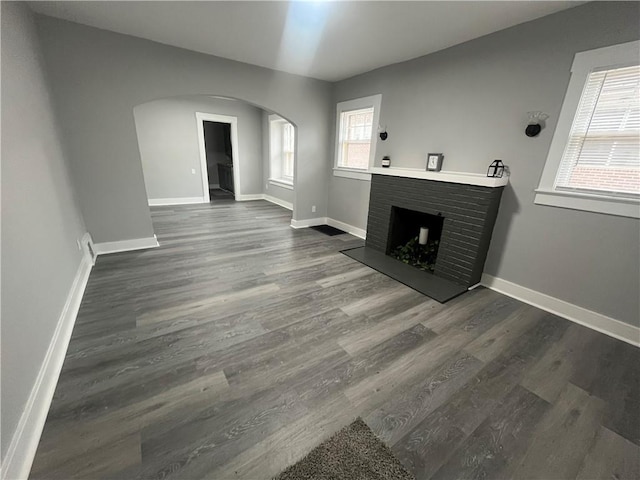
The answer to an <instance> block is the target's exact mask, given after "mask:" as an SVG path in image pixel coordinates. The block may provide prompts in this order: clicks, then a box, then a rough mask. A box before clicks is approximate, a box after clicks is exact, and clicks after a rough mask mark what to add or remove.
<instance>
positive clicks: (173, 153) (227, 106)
mask: <svg viewBox="0 0 640 480" xmlns="http://www.w3.org/2000/svg"><path fill="white" fill-rule="evenodd" d="M196 112H203V113H214V114H219V115H229V116H234V117H238V144H239V145H238V151H239V152H238V153H239V157H238V156H237V155H236V154H235V152H234V155H236V156H235V158H234V161H238V162H239V166H240V181H241V184H240V191H241V192H242V193H243V194H253V193H262V163H263V160H262V155H263V151H262V110H261V109H259V108H256V107H254V106H252V105H249V104H247V103H246V102H242V101H233V100H222V99H213V98H209V97H205V96H198V97H177V98H169V99H162V100H156V101H153V102H149V103H145V104H143V105H139V106H137V107H136V108H135V109H134V117H135V124H136V131H137V134H138V142H139V146H140V157H141V159H142V170H143V173H144V181H145V185H146V190H147V195H148V198H150V199H161V198H184V197H202V196H203V195H204V192H203V191H202V177H201V176H200V169H201V165H200V150H199V145H198V133H197V130H196V116H195V113H196ZM191 169H195V171H196V174H195V175H193V174H192V173H191ZM204 174H205V175H206V172H204ZM216 178H217V172H216ZM213 183H217V182H213Z"/></svg>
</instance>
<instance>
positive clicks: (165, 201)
mask: <svg viewBox="0 0 640 480" xmlns="http://www.w3.org/2000/svg"><path fill="white" fill-rule="evenodd" d="M192 203H207V202H206V201H205V199H204V197H182V198H150V199H149V206H150V207H159V206H161V205H190V204H192Z"/></svg>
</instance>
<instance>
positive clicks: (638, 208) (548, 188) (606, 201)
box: [534, 41, 640, 218]
mask: <svg viewBox="0 0 640 480" xmlns="http://www.w3.org/2000/svg"><path fill="white" fill-rule="evenodd" d="M639 50H640V41H635V42H628V43H622V44H620V45H613V46H610V47H604V48H598V49H596V50H589V51H587V52H580V53H576V55H575V57H574V59H573V65H572V66H571V80H570V81H569V86H568V87H567V93H566V95H565V98H564V102H563V103H562V109H561V111H560V116H559V117H558V124H557V126H556V130H555V132H554V134H553V139H552V141H551V147H550V148H549V154H548V156H547V161H546V163H545V166H544V170H543V171H542V176H541V178H540V184H539V185H538V188H537V189H536V190H535V192H536V195H535V199H534V203H535V204H538V205H548V206H552V207H561V208H569V209H573V210H585V211H588V212H597V213H606V214H609V215H618V216H623V217H632V218H640V200H638V199H633V198H621V197H616V196H607V195H589V194H587V193H577V192H566V191H558V190H555V189H554V182H555V178H556V174H557V172H558V168H559V166H560V161H561V160H562V155H563V154H564V149H565V147H566V144H567V141H568V140H569V134H570V133H571V126H572V124H573V119H574V117H575V114H576V111H577V109H578V104H579V103H580V97H581V96H582V90H583V88H584V85H585V83H586V81H587V77H588V76H589V73H590V72H591V71H592V70H593V69H595V68H601V67H610V68H613V67H615V66H618V65H627V64H631V63H633V62H637V61H638V51H639Z"/></svg>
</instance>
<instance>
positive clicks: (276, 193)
mask: <svg viewBox="0 0 640 480" xmlns="http://www.w3.org/2000/svg"><path fill="white" fill-rule="evenodd" d="M272 113H273V112H265V111H263V112H262V159H263V167H262V173H263V176H262V188H263V190H264V193H266V194H267V195H271V196H272V197H275V198H278V199H280V200H282V201H284V202H288V203H293V200H294V197H295V191H294V190H290V189H288V188H284V187H281V186H279V185H274V184H273V183H269V176H270V175H269V174H270V160H269V159H270V158H271V151H270V147H269V142H270V136H269V115H271V114H272ZM296 133H297V129H296ZM296 166H297V165H296ZM294 173H295V172H294ZM294 186H295V182H294ZM294 188H295V187H294ZM316 215H317V214H315V213H312V214H311V215H310V216H311V217H315V216H316Z"/></svg>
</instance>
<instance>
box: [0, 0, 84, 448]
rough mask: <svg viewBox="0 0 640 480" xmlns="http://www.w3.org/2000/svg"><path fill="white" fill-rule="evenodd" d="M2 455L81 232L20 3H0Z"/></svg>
mask: <svg viewBox="0 0 640 480" xmlns="http://www.w3.org/2000/svg"><path fill="white" fill-rule="evenodd" d="M1 8H2V280H1V283H2V312H1V315H2V414H1V421H2V438H1V444H2V450H1V454H2V458H3V459H4V457H5V455H6V453H7V448H8V447H9V443H10V442H11V438H12V436H13V433H14V431H15V429H16V426H17V424H18V420H19V419H20V415H21V414H22V411H23V408H24V406H25V404H26V402H27V399H28V397H29V394H30V392H31V389H32V388H33V385H34V383H35V380H36V378H37V375H38V372H39V370H40V367H41V365H42V362H43V360H44V357H45V354H46V352H47V348H48V347H49V343H50V341H51V338H52V336H53V332H54V330H55V328H56V325H57V322H58V318H59V316H60V313H61V312H62V308H63V306H64V304H65V301H66V298H67V295H68V293H69V289H70V288H71V285H72V283H73V280H74V277H75V275H76V272H77V269H78V266H79V265H80V261H81V253H80V251H79V250H78V247H77V245H76V239H78V238H80V237H81V236H82V234H83V233H84V225H83V222H82V218H81V216H80V211H79V209H78V208H77V206H76V202H75V200H74V196H73V189H72V186H71V183H70V181H69V175H68V170H67V165H66V162H65V151H64V148H63V146H62V143H61V141H60V137H59V134H58V130H57V124H56V118H55V117H54V114H53V108H52V105H51V101H50V95H49V91H48V88H47V85H46V82H45V76H44V74H43V69H42V67H41V58H40V53H39V46H38V44H37V36H36V30H35V25H34V23H33V18H32V14H31V12H30V11H29V10H28V7H27V6H26V4H24V3H12V2H2V7H1Z"/></svg>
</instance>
